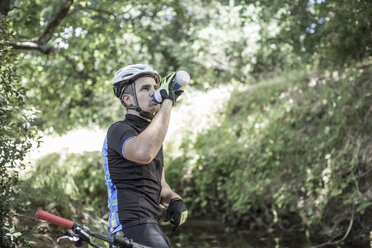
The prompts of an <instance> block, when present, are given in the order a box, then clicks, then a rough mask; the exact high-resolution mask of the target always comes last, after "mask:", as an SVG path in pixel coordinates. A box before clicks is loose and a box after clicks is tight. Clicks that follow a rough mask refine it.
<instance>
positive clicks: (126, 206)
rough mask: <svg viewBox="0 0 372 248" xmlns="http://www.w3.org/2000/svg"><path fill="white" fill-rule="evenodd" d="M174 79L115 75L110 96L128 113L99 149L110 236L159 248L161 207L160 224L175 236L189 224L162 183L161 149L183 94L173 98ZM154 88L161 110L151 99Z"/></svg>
mask: <svg viewBox="0 0 372 248" xmlns="http://www.w3.org/2000/svg"><path fill="white" fill-rule="evenodd" d="M173 77H174V73H172V74H170V75H169V76H167V77H166V78H164V79H163V80H162V81H161V82H160V79H159V78H160V77H159V74H158V73H157V72H156V71H155V70H153V69H152V68H151V67H150V66H149V65H145V64H135V65H129V66H126V67H124V68H122V69H120V70H118V71H117V72H116V74H115V76H114V80H113V88H114V93H115V95H116V97H118V98H119V99H120V101H121V103H122V104H123V105H124V107H125V108H126V112H127V113H126V115H125V119H124V120H122V121H118V122H116V123H114V124H112V125H111V126H110V128H109V129H108V131H107V135H106V138H105V142H104V145H103V149H102V156H103V163H104V169H105V181H106V185H107V189H108V206H109V222H108V229H109V232H110V234H111V235H124V236H125V237H128V238H129V239H133V241H135V242H137V243H140V244H143V245H146V246H150V247H157V248H163V247H164V248H169V247H171V244H170V241H169V239H168V237H166V235H165V234H164V233H163V231H162V230H161V229H160V226H159V219H160V216H161V214H162V210H161V208H160V204H161V203H164V204H168V209H167V211H166V214H165V218H164V221H169V220H170V221H171V223H172V224H173V231H175V230H176V229H177V228H178V226H179V225H181V224H183V223H184V222H185V220H186V218H187V210H186V207H185V204H184V202H183V200H182V198H181V197H180V196H179V195H178V194H177V193H175V192H174V191H172V190H171V188H170V187H169V185H168V184H167V182H166V180H165V177H164V164H163V150H162V144H163V141H164V138H165V135H166V133H167V129H168V124H169V120H170V114H171V109H172V106H173V104H174V103H175V101H176V98H177V96H178V95H179V94H181V93H182V92H180V91H179V92H174V89H173V83H172V78H173ZM159 84H160V86H158V85H159ZM158 87H160V88H159V90H160V93H161V96H162V98H163V99H164V100H163V102H162V104H161V105H159V104H156V103H155V102H154V101H153V99H152V95H153V93H154V92H155V91H156V90H157V89H158Z"/></svg>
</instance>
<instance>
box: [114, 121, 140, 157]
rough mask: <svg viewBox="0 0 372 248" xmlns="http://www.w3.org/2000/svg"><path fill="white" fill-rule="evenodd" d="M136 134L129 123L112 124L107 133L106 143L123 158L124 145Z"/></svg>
mask: <svg viewBox="0 0 372 248" xmlns="http://www.w3.org/2000/svg"><path fill="white" fill-rule="evenodd" d="M136 135H137V134H136V132H135V131H134V129H133V128H132V127H130V126H129V125H113V126H111V128H110V129H109V131H108V133H107V145H108V147H109V148H110V149H113V150H114V151H116V152H117V153H119V154H121V155H122V156H123V157H124V158H125V155H124V146H125V144H126V143H127V142H128V141H129V140H130V139H132V138H134V137H136Z"/></svg>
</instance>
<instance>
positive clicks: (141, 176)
mask: <svg viewBox="0 0 372 248" xmlns="http://www.w3.org/2000/svg"><path fill="white" fill-rule="evenodd" d="M149 124H150V122H148V121H146V120H145V119H143V118H141V117H138V116H136V115H131V114H127V115H126V116H125V119H124V120H123V121H118V122H116V123H114V124H112V125H111V126H110V128H109V129H108V131H107V135H106V138H105V142H104V144H103V148H102V157H103V166H104V170H105V182H106V185H107V192H108V207H109V212H110V213H109V221H108V229H109V232H110V234H113V233H115V232H117V231H120V230H122V229H123V228H125V227H129V226H132V225H137V224H142V223H158V220H159V218H160V216H161V213H162V210H161V208H160V206H159V204H160V200H161V196H160V193H161V176H162V171H163V151H162V149H160V151H159V152H158V154H157V155H156V157H155V158H154V159H153V160H152V161H151V162H150V163H149V164H139V163H136V162H133V161H130V160H127V159H126V158H125V155H124V146H125V144H126V143H127V142H128V140H130V139H131V138H134V137H135V136H137V135H139V134H140V133H141V132H142V131H143V130H145V128H146V127H147V126H148V125H149Z"/></svg>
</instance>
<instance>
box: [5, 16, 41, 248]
mask: <svg viewBox="0 0 372 248" xmlns="http://www.w3.org/2000/svg"><path fill="white" fill-rule="evenodd" d="M0 34H1V40H0V59H1V66H0V72H1V73H0V75H1V77H0V133H1V137H0V226H1V229H0V244H1V247H15V245H16V244H19V243H20V242H22V239H21V237H20V235H21V234H20V233H17V232H15V230H14V226H13V222H12V220H11V217H12V216H13V211H14V210H17V209H18V208H19V207H20V206H21V205H20V204H19V203H17V202H16V201H15V198H14V194H15V192H16V191H17V187H18V171H19V170H21V169H23V168H24V163H23V162H22V161H23V159H24V157H25V155H26V154H27V152H28V151H29V150H30V148H31V147H32V142H33V141H34V140H36V133H37V130H36V129H35V127H34V126H33V123H32V122H33V119H34V118H35V115H34V113H35V109H34V108H30V106H28V105H27V104H26V102H25V98H24V95H25V89H24V88H23V87H22V86H21V83H20V82H19V77H18V76H17V74H16V66H17V59H16V53H15V51H14V49H12V47H10V46H8V45H6V44H7V43H8V42H10V41H11V39H12V37H11V34H10V32H9V29H8V24H7V22H6V20H5V19H0Z"/></svg>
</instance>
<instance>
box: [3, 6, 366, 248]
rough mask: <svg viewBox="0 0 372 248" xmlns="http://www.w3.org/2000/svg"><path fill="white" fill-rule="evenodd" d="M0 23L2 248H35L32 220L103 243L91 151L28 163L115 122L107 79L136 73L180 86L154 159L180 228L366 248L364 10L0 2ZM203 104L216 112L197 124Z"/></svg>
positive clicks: (99, 181)
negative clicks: (85, 232) (174, 124)
mask: <svg viewBox="0 0 372 248" xmlns="http://www.w3.org/2000/svg"><path fill="white" fill-rule="evenodd" d="M0 11H1V23H0V25H1V28H0V35H1V41H0V57H1V85H0V92H1V94H0V100H1V106H0V112H1V116H0V120H1V123H0V124H1V125H0V131H1V139H0V166H1V167H0V175H1V180H0V185H1V188H0V209H1V212H0V216H1V219H0V221H1V229H0V233H1V235H0V237H1V246H2V247H16V246H18V247H19V246H22V245H26V246H27V245H33V246H35V247H41V246H38V240H37V239H36V240H35V237H36V236H35V235H36V234H37V233H40V232H42V231H40V226H39V224H40V223H39V222H37V221H34V222H32V221H31V222H30V221H29V223H28V224H27V225H26V224H24V223H25V222H26V220H27V219H29V218H33V213H34V212H35V210H36V209H38V208H42V209H45V210H47V211H50V212H52V213H54V214H57V215H61V216H64V217H66V218H70V219H74V220H77V221H80V222H81V223H83V224H87V225H90V226H92V227H96V228H98V229H101V230H103V229H102V228H104V226H105V221H106V220H107V207H106V198H107V195H106V194H107V193H106V186H105V184H104V172H103V169H102V165H101V157H100V152H99V151H98V149H99V148H98V149H97V151H96V152H85V153H82V154H78V153H76V154H74V153H69V154H63V153H52V154H48V155H46V156H44V157H42V158H39V159H38V160H37V161H28V160H27V156H28V154H29V152H30V151H31V150H32V149H33V148H35V147H37V146H38V144H40V143H41V142H42V140H43V137H46V136H48V135H56V134H57V135H62V134H65V133H67V132H68V131H71V130H75V129H77V128H80V127H90V128H97V127H98V128H101V129H102V130H105V129H107V128H108V126H109V125H110V124H111V123H112V122H114V121H117V120H120V119H122V118H123V115H124V112H123V108H122V106H120V103H119V101H117V99H115V97H114V95H113V92H112V90H111V87H112V86H111V80H112V78H113V75H114V73H115V71H116V70H118V69H119V68H121V67H123V66H125V65H128V64H133V63H148V64H150V65H151V66H152V67H153V68H156V69H157V70H158V72H159V73H160V75H162V76H165V75H167V74H168V73H169V72H171V71H175V70H179V69H183V70H186V71H188V72H189V73H190V75H191V78H192V83H191V85H190V86H188V88H187V89H185V90H186V92H185V94H184V99H183V100H182V101H181V102H180V103H179V104H177V105H178V106H176V107H175V111H178V112H177V115H175V118H176V119H177V118H179V119H181V120H182V122H180V123H181V124H180V125H179V126H178V129H177V132H176V134H174V136H172V137H168V138H167V142H166V144H165V154H166V171H167V181H168V182H169V184H170V185H171V186H172V187H173V188H174V189H175V190H176V191H177V192H180V194H181V195H182V196H183V197H184V199H185V202H186V205H187V206H188V208H189V212H190V216H191V217H190V219H193V218H194V219H196V218H204V219H214V220H217V221H218V223H221V225H224V226H226V227H229V228H230V229H229V230H237V229H247V230H265V231H267V232H273V231H286V232H295V231H296V232H300V233H303V234H304V235H305V236H306V238H307V240H309V241H312V242H318V243H324V244H334V245H338V244H347V245H351V244H354V245H355V244H357V245H358V247H368V246H369V235H370V232H371V231H372V228H371V227H372V187H371V184H372V173H371V172H372V163H371V160H372V142H371V130H372V125H371V123H372V96H371V93H372V87H371V86H372V84H371V83H372V82H371V80H372V68H371V63H372V57H371V55H372V26H371V19H372V3H371V1H368V0H355V1H346V0H308V1H303V0H293V1H286V0H274V1H266V0H262V1H249V0H246V1H234V0H230V1H215V0H209V1H194V0H185V1H176V0H175V1H163V0H157V1H147V0H145V1H130V0H127V1H114V0H80V1H79V0H77V1H73V0H63V1H62V0H52V1H41V0H22V1H18V0H3V1H2V2H1V4H0ZM208 95H209V96H210V95H212V96H215V97H214V98H213V97H212V98H208V97H207V96H208ZM216 96H217V97H216ZM211 99H212V100H213V101H214V102H211ZM202 100H204V102H203V101H202ZM203 104H209V105H211V106H218V108H215V109H214V111H209V110H208V111H207V112H203V114H199V115H198V113H200V112H198V111H199V110H200V109H202V108H203ZM183 106H192V107H190V108H189V109H188V110H187V111H189V112H187V113H182V111H186V110H185V109H186V108H185V107H184V108H183ZM186 114H187V115H191V116H193V119H192V120H191V119H186V121H185V119H182V118H183V115H186ZM176 136H177V137H176ZM48 228H49V229H48V230H49V231H51V232H53V231H54V232H57V231H60V230H58V229H53V228H52V227H48ZM51 228H52V229H51ZM50 229H51V230H50ZM49 231H48V232H49ZM30 233H31V234H32V233H34V234H35V235H34V236H33V238H30ZM31 237H32V236H31ZM30 240H31V243H30ZM27 242H29V243H27ZM178 242H180V243H181V246H182V240H178ZM182 247H186V246H185V245H184V246H182Z"/></svg>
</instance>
